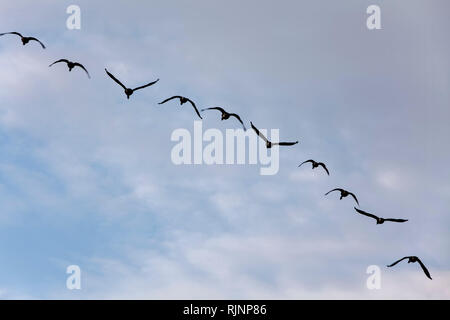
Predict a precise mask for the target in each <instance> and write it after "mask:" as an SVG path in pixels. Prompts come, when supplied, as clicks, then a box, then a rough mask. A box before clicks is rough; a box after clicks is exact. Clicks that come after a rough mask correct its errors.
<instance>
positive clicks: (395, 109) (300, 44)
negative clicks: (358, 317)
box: [0, 0, 450, 299]
mask: <svg viewBox="0 0 450 320" xmlns="http://www.w3.org/2000/svg"><path fill="white" fill-rule="evenodd" d="M71 4H74V3H73V2H72V1H58V2H57V3H56V2H55V1H50V0H41V1H25V0H18V1H1V2H0V21H1V23H0V26H1V30H0V32H7V31H20V32H22V33H23V34H24V35H31V36H36V37H38V38H39V39H41V40H42V41H43V42H44V43H45V44H46V45H47V49H46V50H42V48H40V47H39V45H38V44H37V43H30V44H28V45H26V46H22V44H21V43H20V40H19V39H18V38H17V37H16V36H4V37H1V38H0V68H1V70H2V71H1V76H0V271H1V272H0V298H3V299H14V298H31V299H37V298H44V299H45V298H67V299H79V298H87V299H92V298H98V299H108V298H139V299H141V298H151V299H164V298H168V299H170V298H184V299H200V298H218V299H221V298H224V299H232V298H234V299H266V298H270V299H313V298H319V299H339V298H343V299H347V298H357V299H360V298H362V299H383V298H386V299H394V298H406V299H413V298H425V299H426V298H435V299H449V298H450V267H449V266H450V234H449V231H448V226H449V223H450V215H449V212H448V208H449V206H450V171H449V170H448V169H446V165H447V163H448V162H450V148H449V144H448V137H449V135H450V126H449V125H448V123H449V120H450V110H449V108H450V94H449V90H448V88H449V85H450V75H449V70H450V63H449V58H448V57H449V56H450V44H449V42H448V35H446V34H447V33H448V30H449V29H450V21H449V20H448V14H447V13H448V11H449V10H450V4H449V3H448V1H447V0H433V1H421V0H408V1H407V0H402V1H400V0H399V1H384V0H379V1H365V0H364V1H362V0H349V1H334V0H324V1H312V0H311V1H294V0H290V1H287V0H282V1H277V2H274V1H266V0H246V1H238V0H230V1H217V0H214V1H211V0H192V1H181V0H180V1H173V0H170V1H156V0H152V1H145V4H144V2H143V1H137V0H135V1H95V2H93V1H78V2H76V3H75V4H77V5H79V6H80V8H81V30H68V29H67V27H66V19H67V17H68V14H67V13H66V9H67V7H68V6H69V5H71ZM371 4H378V5H380V7H381V24H382V29H381V30H368V29H367V27H366V19H367V17H368V15H367V14H366V9H367V7H368V6H369V5H371ZM60 58H68V59H71V60H75V61H80V62H82V63H83V64H84V65H85V66H86V67H87V68H88V70H89V72H90V73H91V76H92V79H90V80H89V79H88V78H87V77H86V75H85V74H84V73H83V72H82V71H81V70H79V69H78V70H73V71H72V72H71V73H68V72H67V68H66V67H65V66H64V65H61V64H60V65H56V66H53V67H52V68H48V65H49V64H50V63H51V62H53V61H55V60H56V59H60ZM105 67H106V68H108V70H109V71H111V72H112V73H114V74H115V75H117V77H118V78H119V79H122V80H123V81H124V82H125V83H126V84H129V86H132V87H135V86H138V85H141V84H144V83H147V82H149V81H153V80H155V79H156V78H160V79H161V80H160V82H159V83H157V84H156V85H154V86H152V87H150V88H147V89H144V90H142V91H139V92H137V93H135V94H134V95H133V96H132V97H131V98H130V100H127V99H126V97H125V95H124V94H123V91H122V89H121V88H120V87H118V86H117V85H116V84H115V83H113V82H112V81H111V79H109V78H107V76H106V74H105V72H104V68H105ZM175 94H180V95H185V96H188V97H190V98H192V99H193V100H194V101H196V103H197V105H198V106H199V107H201V108H202V107H208V106H216V105H219V106H224V107H226V108H227V109H229V110H230V111H234V112H238V113H239V114H240V115H241V117H242V118H243V119H245V121H246V123H247V124H248V122H249V121H250V120H251V121H253V122H254V123H255V124H256V125H257V126H259V127H260V128H266V129H272V128H274V129H280V137H281V139H288V140H290V139H295V140H297V139H299V140H300V143H299V144H298V145H296V146H295V147H292V148H284V149H282V150H280V170H279V172H278V174H277V175H274V176H261V175H260V174H259V166H257V165H256V166H255V165H239V166H238V165H228V166H225V165H212V166H208V165H196V166H194V165H191V166H189V165H181V166H176V165H174V164H173V163H172V161H171V158H170V153H171V149H172V148H173V146H174V145H175V143H174V142H172V141H171V140H170V137H171V134H172V132H173V131H174V130H175V129H178V128H185V129H188V130H189V131H192V130H193V125H194V123H193V120H195V119H196V118H195V114H194V113H193V110H192V109H191V108H190V107H186V106H183V107H182V108H180V107H179V106H178V105H177V103H176V102H173V103H170V104H167V105H164V106H159V105H158V104H157V103H158V102H159V101H161V100H162V99H165V98H167V97H169V96H172V95H175ZM237 125H238V123H237V122H234V120H228V121H224V122H221V121H220V119H219V115H218V114H217V113H215V112H210V113H204V120H203V127H204V129H207V128H217V129H220V130H221V131H223V132H225V130H226V129H227V128H235V127H236V126H237ZM310 158H313V159H316V160H320V161H324V162H326V163H327V165H328V168H329V169H330V172H331V176H330V177H327V176H326V175H324V174H323V172H322V171H320V169H316V170H314V171H312V170H311V169H310V166H309V165H308V166H305V167H302V168H297V166H298V164H299V163H300V162H302V161H304V160H306V159H310ZM335 187H343V188H346V189H348V190H351V191H354V192H355V193H356V194H357V196H358V198H359V200H360V204H361V208H362V209H363V210H366V211H369V212H373V213H376V214H378V215H380V216H384V217H399V218H407V219H409V221H408V222H407V223H405V224H388V223H386V224H384V225H378V226H377V225H376V224H375V221H374V220H371V219H368V218H365V217H362V216H359V215H356V214H355V213H354V210H353V206H354V203H353V202H352V200H351V199H349V198H346V199H344V200H342V201H339V200H338V194H331V195H329V196H328V197H324V196H323V195H324V193H325V192H326V191H328V190H330V189H332V188H335ZM405 255H417V256H419V257H420V258H421V259H422V260H423V261H424V262H425V264H426V265H427V266H428V268H429V270H430V272H431V275H432V277H433V280H432V281H430V280H428V279H427V278H426V277H425V275H424V274H423V273H422V271H421V270H420V267H419V266H418V265H417V264H413V265H411V264H409V265H408V264H407V263H402V264H399V265H397V266H396V267H395V268H392V269H388V268H386V267H385V265H386V264H389V263H391V262H393V261H395V260H396V259H398V258H401V257H403V256H405ZM69 265H78V266H80V268H81V272H82V275H81V283H82V284H81V285H82V289H81V290H68V289H67V288H66V279H67V277H68V275H67V274H66V268H67V266H69ZM370 265H377V266H380V268H381V289H379V290H369V289H368V288H367V286H366V280H367V278H368V277H369V275H368V274H367V273H366V270H367V267H368V266H370Z"/></svg>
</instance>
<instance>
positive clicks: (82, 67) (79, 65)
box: [74, 62, 91, 79]
mask: <svg viewBox="0 0 450 320" xmlns="http://www.w3.org/2000/svg"><path fill="white" fill-rule="evenodd" d="M74 65H75V66H77V67H80V68H81V69H83V70H84V72H86V74H87V76H88V78H89V79H90V78H91V76H90V74H89V72H88V71H87V70H86V68H85V67H84V66H83V65H82V64H81V63H78V62H75V63H74Z"/></svg>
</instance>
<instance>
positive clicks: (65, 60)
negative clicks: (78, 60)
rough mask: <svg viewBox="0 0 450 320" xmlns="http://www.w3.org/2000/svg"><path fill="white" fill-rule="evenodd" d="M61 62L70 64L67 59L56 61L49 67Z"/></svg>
mask: <svg viewBox="0 0 450 320" xmlns="http://www.w3.org/2000/svg"><path fill="white" fill-rule="evenodd" d="M60 62H65V63H69V60H67V59H59V60H56V61H55V62H53V63H52V64H51V65H49V67H51V66H52V65H54V64H55V63H60Z"/></svg>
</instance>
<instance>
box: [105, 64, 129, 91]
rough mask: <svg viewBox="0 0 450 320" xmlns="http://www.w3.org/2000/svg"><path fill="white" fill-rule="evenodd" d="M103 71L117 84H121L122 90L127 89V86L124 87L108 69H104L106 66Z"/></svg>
mask: <svg viewBox="0 0 450 320" xmlns="http://www.w3.org/2000/svg"><path fill="white" fill-rule="evenodd" d="M105 71H106V73H107V74H108V76H109V77H110V78H111V79H113V80H114V81H115V82H116V83H117V84H118V85H119V86H121V87H122V88H123V89H124V90H126V89H127V87H125V86H124V85H123V84H122V82H120V81H119V80H117V78H116V77H114V76H113V75H112V74H111V73H109V71H108V70H106V68H105Z"/></svg>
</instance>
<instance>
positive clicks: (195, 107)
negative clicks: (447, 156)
mask: <svg viewBox="0 0 450 320" xmlns="http://www.w3.org/2000/svg"><path fill="white" fill-rule="evenodd" d="M187 101H189V103H190V104H191V105H192V106H193V107H194V110H195V112H196V113H197V115H198V117H199V118H200V119H203V118H202V116H201V115H200V112H198V109H197V106H196V105H195V103H194V101H192V100H191V99H187Z"/></svg>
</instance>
